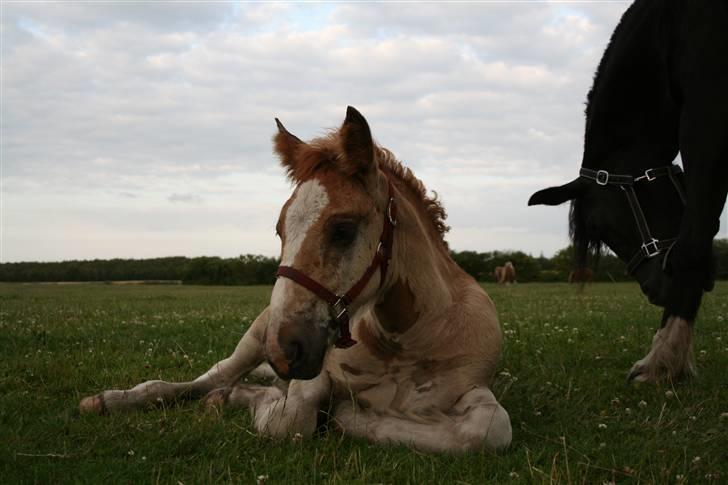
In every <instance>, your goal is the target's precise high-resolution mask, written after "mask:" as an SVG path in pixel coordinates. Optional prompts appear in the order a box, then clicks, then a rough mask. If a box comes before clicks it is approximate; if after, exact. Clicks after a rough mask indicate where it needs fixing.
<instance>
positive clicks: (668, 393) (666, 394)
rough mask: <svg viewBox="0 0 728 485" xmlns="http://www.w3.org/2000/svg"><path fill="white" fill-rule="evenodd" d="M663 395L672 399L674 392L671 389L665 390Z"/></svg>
mask: <svg viewBox="0 0 728 485" xmlns="http://www.w3.org/2000/svg"><path fill="white" fill-rule="evenodd" d="M665 397H666V398H668V399H672V398H673V397H675V393H674V392H672V391H665Z"/></svg>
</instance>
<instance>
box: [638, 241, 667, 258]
mask: <svg viewBox="0 0 728 485" xmlns="http://www.w3.org/2000/svg"><path fill="white" fill-rule="evenodd" d="M659 242H660V241H658V240H657V239H655V238H652V241H650V242H646V243H643V244H642V251H644V253H645V256H646V257H648V258H654V257H655V256H657V255H658V254H660V253H661V252H662V250H661V249H660V248H659V246H658V245H657V243H659Z"/></svg>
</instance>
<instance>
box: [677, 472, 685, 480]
mask: <svg viewBox="0 0 728 485" xmlns="http://www.w3.org/2000/svg"><path fill="white" fill-rule="evenodd" d="M675 480H677V481H678V482H681V481H683V480H685V475H682V474H680V473H678V474H677V475H675Z"/></svg>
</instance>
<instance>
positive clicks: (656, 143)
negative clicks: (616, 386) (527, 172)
mask: <svg viewBox="0 0 728 485" xmlns="http://www.w3.org/2000/svg"><path fill="white" fill-rule="evenodd" d="M726 53H728V2H719V1H714V0H695V1H686V0H665V1H660V2H655V1H652V0H637V1H636V2H635V3H634V4H633V5H632V6H630V8H629V9H628V10H627V11H626V12H625V14H624V16H623V17H622V20H621V22H620V23H619V25H618V26H617V28H616V30H615V31H614V34H613V35H612V40H611V42H610V44H609V46H608V47H607V50H606V52H605V53H604V57H603V58H602V60H601V62H600V64H599V68H598V69H597V73H596V76H595V78H594V85H593V87H592V89H591V91H590V93H589V95H588V103H587V108H586V130H585V136H584V156H583V160H582V167H581V170H580V171H579V177H577V178H576V179H575V180H573V181H571V182H569V183H567V184H565V185H562V186H560V187H551V188H548V189H544V190H541V191H539V192H537V193H535V194H533V195H532V196H531V199H530V200H529V202H528V203H529V205H534V204H546V205H557V204H561V203H563V202H566V201H567V200H573V202H572V205H571V214H570V233H571V238H572V241H573V243H574V246H575V248H576V253H577V259H578V264H579V266H583V265H584V263H585V261H586V259H587V256H588V254H589V253H596V254H598V253H599V252H600V249H601V245H602V244H606V245H607V246H609V248H611V249H612V251H614V252H615V253H616V254H617V256H619V258H620V259H622V261H624V262H626V263H627V269H628V271H629V273H630V274H632V275H633V276H634V277H635V278H636V279H637V281H639V283H640V285H641V288H642V291H643V292H644V293H645V295H647V297H648V298H649V300H650V301H651V302H652V303H654V304H656V305H659V306H662V307H664V309H665V310H664V313H663V317H662V327H661V328H660V329H659V330H658V331H657V333H656V334H655V337H654V338H653V340H652V349H651V350H650V352H649V353H648V354H647V355H646V356H645V357H644V358H643V359H641V360H639V361H638V362H636V363H635V364H634V366H633V367H632V369H631V371H630V373H629V379H635V380H639V381H655V380H659V379H662V378H679V377H683V376H690V375H692V374H694V363H693V350H692V328H693V323H694V321H695V316H696V314H697V311H698V308H699V307H700V302H701V299H702V296H703V292H704V291H710V290H711V289H712V288H713V284H714V266H713V263H712V257H711V253H712V240H713V237H714V236H715V235H716V234H717V232H718V228H719V217H720V214H721V212H722V210H723V206H724V205H725V201H726V193H728V54H726ZM678 151H679V152H680V154H681V156H682V162H683V166H684V169H685V173H684V175H683V173H682V170H681V169H680V167H678V166H676V165H672V161H673V160H674V159H675V157H676V155H677V154H678Z"/></svg>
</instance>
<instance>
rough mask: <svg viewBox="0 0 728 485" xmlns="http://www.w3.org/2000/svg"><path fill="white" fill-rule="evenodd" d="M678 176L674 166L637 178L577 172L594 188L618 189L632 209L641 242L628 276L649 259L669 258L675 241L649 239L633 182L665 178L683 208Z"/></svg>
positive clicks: (649, 171)
mask: <svg viewBox="0 0 728 485" xmlns="http://www.w3.org/2000/svg"><path fill="white" fill-rule="evenodd" d="M679 174H682V169H681V168H680V167H679V166H678V165H666V166H664V167H656V168H649V169H647V170H645V172H644V174H643V175H640V176H638V177H633V176H632V175H616V174H612V173H609V172H607V171H606V170H592V169H590V168H584V167H582V168H581V170H580V171H579V176H581V177H584V178H585V179H589V180H593V181H594V182H596V183H597V185H602V186H608V185H612V186H616V187H619V188H620V189H622V191H623V192H624V194H625V195H626V196H627V202H629V207H630V208H631V209H632V215H633V216H634V220H635V222H636V223H637V229H638V230H639V233H640V237H641V238H642V246H640V249H638V250H637V252H636V253H635V254H634V256H632V258H631V259H630V260H629V263H627V273H628V274H632V273H634V271H635V270H636V269H637V267H638V266H639V265H640V264H642V262H643V261H644V260H645V259H649V258H653V257H655V256H657V255H658V254H662V253H664V252H667V253H668V254H669V253H670V250H671V249H672V246H673V245H674V244H675V241H677V238H676V237H673V238H670V239H655V238H654V237H653V236H652V233H651V232H650V228H649V226H648V225H647V219H646V218H645V214H644V212H642V206H640V202H639V199H637V193H636V192H635V190H634V187H635V184H636V183H637V182H652V181H653V180H655V179H657V178H659V177H663V176H667V177H668V178H669V179H670V181H671V182H672V184H673V186H674V187H675V190H676V191H677V193H678V195H679V196H680V200H681V201H682V203H683V205H685V201H686V199H685V190H684V189H683V187H682V185H681V184H680V180H679V179H678V178H677V176H678V175H679ZM665 261H667V256H666V257H665Z"/></svg>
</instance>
